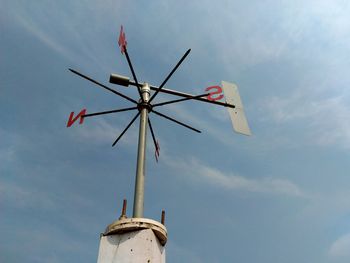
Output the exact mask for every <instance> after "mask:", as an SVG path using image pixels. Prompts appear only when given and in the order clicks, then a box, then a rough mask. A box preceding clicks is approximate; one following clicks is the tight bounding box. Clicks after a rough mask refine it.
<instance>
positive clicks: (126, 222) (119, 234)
mask: <svg viewBox="0 0 350 263" xmlns="http://www.w3.org/2000/svg"><path fill="white" fill-rule="evenodd" d="M118 44H119V46H120V51H121V53H122V54H125V56H126V59H127V63H128V65H129V68H130V71H131V73H132V76H133V79H134V81H131V80H130V78H128V77H125V76H121V75H118V74H111V76H110V80H109V82H110V83H113V84H117V85H121V86H126V87H128V86H130V85H132V86H135V87H136V88H137V90H138V93H139V99H138V100H135V99H133V98H130V97H128V96H126V95H124V94H122V93H120V92H118V91H116V90H115V89H112V88H110V87H107V86H106V85H104V84H102V83H100V82H98V81H96V80H94V79H92V78H90V77H88V76H86V75H84V74H82V73H80V72H78V71H76V70H74V69H69V70H70V71H71V72H73V73H74V74H76V75H78V76H80V77H82V78H84V79H86V80H88V81H91V82H93V83H95V84H96V85H98V86H99V87H101V88H103V89H105V90H108V91H110V92H111V93H114V94H115V95H118V96H119V97H122V98H123V99H126V100H128V101H129V102H131V103H133V105H132V106H131V107H128V108H123V109H114V110H108V111H103V112H95V113H87V110H86V109H83V110H82V111H81V112H80V113H79V114H78V115H77V116H75V117H74V112H72V113H71V114H70V116H69V119H68V122H67V127H71V126H72V125H73V124H74V122H75V121H77V120H78V119H79V123H80V124H82V123H83V121H84V119H85V118H88V117H92V116H98V115H105V114H112V113H120V112H124V111H134V110H137V113H136V115H135V116H134V117H133V119H132V120H131V121H130V122H129V124H128V125H127V126H126V128H125V129H124V130H123V131H122V133H121V134H120V135H119V136H118V137H117V139H116V140H115V141H114V142H113V144H112V146H115V145H116V144H117V142H118V141H119V140H120V139H121V138H122V136H123V135H124V134H125V133H126V132H127V130H128V129H129V128H130V127H131V126H132V124H133V123H134V122H135V121H136V119H137V118H138V117H140V123H139V138H138V151H137V163H136V179H135V190H134V204H133V215H132V217H131V218H128V217H127V215H126V211H127V209H126V208H127V202H126V200H124V202H123V208H122V213H121V216H120V217H119V218H118V219H117V220H116V221H114V222H113V223H112V224H110V225H108V226H107V228H106V230H105V231H104V233H103V234H101V238H100V247H99V254H98V259H97V263H130V262H135V263H136V262H137V263H139V262H152V263H165V260H166V259H165V244H166V242H167V229H166V227H165V225H164V224H165V212H164V211H162V214H161V222H158V221H156V220H152V219H147V218H144V213H143V212H144V194H145V193H144V189H145V165H146V142H147V130H148V128H150V131H151V135H152V139H153V143H154V147H155V158H156V161H157V162H158V159H159V157H160V147H159V143H158V141H157V140H156V137H155V133H154V129H153V126H152V123H151V119H150V115H151V113H154V114H155V115H158V116H160V117H162V118H165V119H167V120H170V121H172V122H174V123H176V124H179V125H181V126H183V127H185V128H188V129H190V130H192V131H195V132H198V133H200V132H201V131H200V130H198V129H196V128H194V127H192V126H190V125H188V124H185V123H183V122H181V121H178V120H176V119H174V118H173V117H170V116H168V115H165V114H163V113H161V112H159V111H158V110H155V108H157V107H161V106H165V105H168V104H173V103H178V102H182V101H186V100H196V101H202V102H206V103H210V104H214V105H219V106H224V107H226V108H227V109H228V110H229V114H230V117H231V120H232V124H233V128H234V130H235V131H236V132H239V133H242V134H245V135H250V134H251V132H250V129H249V126H248V123H247V120H246V117H245V114H244V110H243V105H242V101H241V99H240V96H239V93H238V88H237V86H236V85H235V84H232V83H228V82H224V81H223V82H222V86H223V87H222V88H221V87H220V86H211V87H207V88H206V89H205V91H206V93H204V94H201V95H192V94H188V93H183V92H179V91H175V90H171V89H166V88H164V86H165V84H166V83H167V81H168V80H169V79H170V77H171V76H172V75H173V73H174V72H175V71H176V70H177V69H178V67H179V66H180V64H181V63H182V62H183V61H184V59H185V58H186V57H187V56H188V54H189V53H190V51H191V49H189V50H187V51H186V52H185V54H184V55H183V56H182V58H181V59H180V60H179V62H178V63H177V64H176V65H175V66H174V68H173V69H172V70H171V71H170V73H169V74H168V75H167V76H166V78H165V79H164V81H163V82H162V83H161V85H160V86H159V87H156V86H152V85H150V84H148V83H142V84H140V83H139V82H138V80H137V77H136V74H135V71H134V68H133V66H132V63H131V59H130V56H129V54H128V50H127V41H126V36H125V32H124V29H123V26H121V30H120V34H119V39H118ZM152 91H154V93H153V94H152ZM159 92H161V93H166V94H170V95H175V96H178V97H181V98H177V99H174V100H169V101H165V102H160V103H152V101H153V100H154V99H155V98H156V96H157V94H158V93H159ZM223 98H225V102H222V101H220V100H221V99H223Z"/></svg>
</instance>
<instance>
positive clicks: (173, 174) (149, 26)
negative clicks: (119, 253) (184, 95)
mask: <svg viewBox="0 0 350 263" xmlns="http://www.w3.org/2000/svg"><path fill="white" fill-rule="evenodd" d="M0 4H1V7H2V8H1V10H0V23H1V27H0V32H1V38H0V50H1V56H0V92H1V93H0V94H1V96H0V117H1V120H2V125H1V126H0V138H1V143H0V163H1V165H0V211H1V217H0V233H1V235H0V261H1V262H23V261H25V262H82V261H84V262H96V259H97V253H98V245H99V234H100V233H101V232H103V230H104V228H105V227H106V226H107V225H108V224H109V223H111V222H112V221H113V220H115V219H116V218H117V217H118V216H119V213H120V210H121V205H122V200H123V198H127V199H128V201H129V207H128V215H129V216H130V215H131V212H132V201H133V200H132V197H133V187H134V177H135V161H136V144H137V132H138V131H137V125H133V126H132V128H131V129H130V130H129V131H128V133H127V134H126V135H125V136H124V137H123V139H122V141H120V143H118V145H117V147H115V148H112V147H111V144H112V143H113V141H114V140H115V138H116V137H117V136H118V134H119V133H120V132H121V131H122V130H123V128H124V127H125V125H126V124H127V123H128V122H129V120H130V118H131V117H132V116H133V113H120V114H115V115H110V116H104V117H102V116H101V117H95V118H91V119H86V121H85V122H84V124H83V125H73V126H72V127H71V128H69V129H68V128H66V122H67V119H68V116H69V113H70V112H71V111H75V112H78V111H80V110H81V109H82V108H87V109H88V111H90V112H94V111H100V110H108V109H115V108H122V107H128V106H130V104H129V103H128V102H127V101H125V100H123V99H121V98H119V97H117V96H113V94H109V93H108V92H105V91H104V90H102V89H100V88H98V87H97V86H94V85H93V84H91V83H89V82H87V81H85V80H83V79H81V78H79V77H77V76H75V75H73V74H71V73H70V72H69V71H68V68H70V67H71V68H74V69H77V70H79V71H81V72H83V73H85V74H87V75H90V76H91V77H93V78H95V79H97V80H99V81H101V82H103V83H106V84H107V83H108V78H109V74H110V73H120V74H123V75H128V76H131V73H130V72H129V69H128V66H127V63H126V60H125V57H123V56H122V55H121V54H120V51H119V49H118V45H117V37H118V33H119V28H120V25H121V24H123V25H124V28H125V31H126V36H127V40H128V51H129V53H130V56H131V59H132V61H133V64H134V67H135V70H136V73H137V76H138V79H139V80H140V81H148V82H150V83H151V84H153V85H159V84H160V83H161V82H162V80H163V79H164V78H165V76H166V75H167V74H168V72H169V71H170V70H171V68H172V67H173V66H174V64H175V63H176V62H177V61H178V59H179V58H180V57H181V56H182V55H183V53H184V52H185V51H186V50H187V49H188V48H191V49H192V51H191V53H190V55H189V56H188V58H187V59H186V60H185V61H184V63H183V65H181V67H180V68H179V70H178V71H177V72H176V73H175V74H174V76H173V77H172V79H171V80H170V81H169V82H168V83H167V87H169V88H172V89H177V90H179V91H183V92H190V93H193V94H201V93H203V91H204V89H205V88H206V87H208V86H212V85H217V84H220V82H221V80H225V81H230V82H235V83H236V84H237V85H238V87H239V89H240V93H241V97H242V99H243V102H244V104H245V109H246V115H247V117H248V120H249V123H250V127H251V130H252V133H253V135H252V136H251V137H246V136H242V135H239V134H235V133H233V131H232V128H231V124H230V120H229V115H228V113H227V112H226V109H224V108H220V107H215V106H211V105H206V104H203V103H200V102H184V103H181V104H180V103H179V104H177V105H172V106H170V105H169V106H167V107H164V108H162V110H163V111H162V112H164V113H167V114H169V115H171V116H174V117H175V116H176V118H178V119H179V120H182V121H184V122H186V123H190V124H191V125H193V126H195V127H196V128H198V129H200V130H202V131H203V132H202V134H199V135H198V134H196V133H193V132H191V131H189V130H187V129H184V128H182V127H180V126H177V125H174V124H173V123H169V122H167V121H166V120H163V119H160V118H158V117H157V116H151V117H152V122H153V126H154V129H155V133H156V136H157V138H158V140H159V142H160V147H161V156H160V162H159V163H156V162H155V160H154V157H153V154H154V149H153V145H152V144H151V140H149V143H148V156H147V175H146V196H145V217H148V218H153V219H159V218H160V213H161V210H162V209H165V210H166V213H167V216H166V226H167V228H168V234H169V242H168V244H167V262H170V263H180V262H193V263H215V262H242V263H244V262H261V263H265V262H266V263H267V262H269V263H270V262H284V263H289V262H290V263H292V262H293V263H294V262H300V263H302V262H305V263H306V262H308V263H309V262H317V263H333V262H334V263H343V262H344V263H345V262H349V260H350V202H349V200H350V191H349V189H350V188H349V186H350V177H349V170H350V169H349V168H350V162H349V160H350V155H349V149H350V122H349V121H348V118H349V115H350V106H349V105H350V92H349V88H348V87H349V84H350V74H348V69H349V66H350V55H349V54H350V52H349V51H350V50H349V49H350V48H349V47H350V19H349V13H350V6H349V5H350V3H348V1H340V0H339V1H337V0H332V1H330V0H318V1H312V0H295V1H272V0H270V1H216V2H214V1H191V2H188V1H134V2H131V1H112V0H106V1H92V0H81V1H44V0H43V1H16V0H12V1H9V0H8V1H7V0H0ZM110 86H113V85H112V84H111V85H110ZM113 88H115V89H118V90H119V91H122V92H125V94H127V95H129V96H133V97H134V98H137V96H138V94H137V93H136V92H135V90H134V89H133V88H129V89H128V88H125V87H118V86H114V87H113ZM171 98H173V97H171V96H165V95H162V96H159V97H157V101H162V100H169V99H171ZM149 139H151V138H150V136H149Z"/></svg>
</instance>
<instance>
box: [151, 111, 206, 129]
mask: <svg viewBox="0 0 350 263" xmlns="http://www.w3.org/2000/svg"><path fill="white" fill-rule="evenodd" d="M152 112H154V113H155V114H157V115H159V116H161V117H163V118H165V119H168V120H170V121H173V122H176V123H177V124H180V125H182V126H184V127H186V128H188V129H191V130H193V131H195V132H198V133H201V131H200V130H197V129H196V128H193V127H191V126H189V125H187V124H185V123H183V122H180V121H178V120H175V119H173V118H171V117H169V116H167V115H165V114H163V113H160V112H158V111H155V110H153V109H152Z"/></svg>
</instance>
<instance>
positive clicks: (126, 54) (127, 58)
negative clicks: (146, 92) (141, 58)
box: [124, 46, 143, 102]
mask: <svg viewBox="0 0 350 263" xmlns="http://www.w3.org/2000/svg"><path fill="white" fill-rule="evenodd" d="M124 52H125V56H126V60H127V61H128V64H129V68H130V70H131V73H132V76H133V78H134V80H135V82H136V85H137V90H138V92H139V95H140V98H141V100H142V102H143V97H142V94H141V90H140V88H139V82H138V81H137V78H136V74H135V71H134V67H133V66H132V64H131V60H130V57H129V54H128V50H127V49H126V46H124Z"/></svg>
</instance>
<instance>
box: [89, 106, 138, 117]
mask: <svg viewBox="0 0 350 263" xmlns="http://www.w3.org/2000/svg"><path fill="white" fill-rule="evenodd" d="M136 109H137V107H130V108H124V109H119V110H109V111H100V112H94V113H89V114H85V115H83V116H82V117H84V118H85V117H92V116H97V115H104V114H110V113H115V112H122V111H129V110H136Z"/></svg>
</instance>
